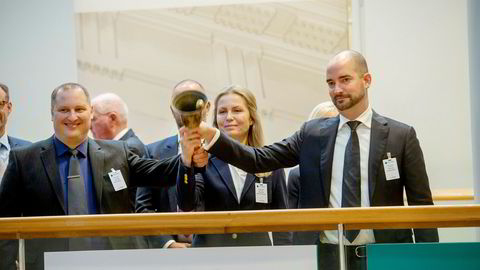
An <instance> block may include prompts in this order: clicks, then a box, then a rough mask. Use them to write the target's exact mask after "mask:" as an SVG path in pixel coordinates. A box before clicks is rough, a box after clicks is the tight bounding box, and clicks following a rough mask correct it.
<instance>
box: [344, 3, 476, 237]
mask: <svg viewBox="0 0 480 270" xmlns="http://www.w3.org/2000/svg"><path fill="white" fill-rule="evenodd" d="M355 2H356V3H355V5H354V11H353V12H354V16H353V19H354V21H353V24H354V25H356V27H354V28H353V29H354V31H356V33H354V34H353V36H354V37H356V39H355V40H354V43H353V44H354V48H356V49H358V50H360V51H362V52H363V53H364V55H365V57H366V58H367V61H368V63H369V68H370V71H371V73H372V75H373V84H372V87H371V88H370V90H369V91H370V98H371V103H372V106H373V108H374V109H375V110H376V111H377V112H379V113H381V114H384V115H386V116H390V117H392V118H394V119H397V120H400V121H402V122H405V123H407V124H410V125H412V126H414V127H415V129H416V131H417V136H418V138H419V140H420V144H421V146H422V149H423V153H424V156H425V162H426V165H427V171H428V175H429V178H430V186H431V188H432V189H441V188H472V187H473V179H474V178H473V162H472V150H471V149H472V136H471V121H470V120H471V114H470V109H471V108H470V89H469V77H468V71H469V70H468V27H467V1H466V0H422V1H415V0H405V1H396V0H363V1H355ZM449 203H450V204H457V203H455V202H449ZM460 203H471V202H460ZM472 237H474V229H473V228H463V229H441V230H440V240H441V241H443V242H449V241H472V239H473V238H472Z"/></svg>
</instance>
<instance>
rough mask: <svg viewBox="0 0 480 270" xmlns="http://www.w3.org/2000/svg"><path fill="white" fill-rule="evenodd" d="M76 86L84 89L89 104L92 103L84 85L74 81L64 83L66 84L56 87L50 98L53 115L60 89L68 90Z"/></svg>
mask: <svg viewBox="0 0 480 270" xmlns="http://www.w3.org/2000/svg"><path fill="white" fill-rule="evenodd" d="M76 88H79V89H82V91H83V93H84V94H85V97H87V101H88V104H90V95H89V94H88V91H87V89H86V88H85V87H84V86H83V85H81V84H79V83H72V82H69V83H64V84H61V85H60V86H57V88H55V89H54V90H53V92H52V97H51V100H50V104H51V107H50V112H51V113H52V115H53V108H54V107H55V104H56V102H57V94H58V92H59V91H60V90H63V91H68V90H72V89H76Z"/></svg>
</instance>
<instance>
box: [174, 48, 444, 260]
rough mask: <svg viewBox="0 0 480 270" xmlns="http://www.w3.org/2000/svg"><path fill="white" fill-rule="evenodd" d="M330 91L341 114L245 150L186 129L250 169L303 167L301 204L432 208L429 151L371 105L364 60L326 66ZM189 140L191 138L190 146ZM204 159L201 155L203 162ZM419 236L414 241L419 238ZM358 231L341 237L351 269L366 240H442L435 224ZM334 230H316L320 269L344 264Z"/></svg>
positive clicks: (213, 132)
mask: <svg viewBox="0 0 480 270" xmlns="http://www.w3.org/2000/svg"><path fill="white" fill-rule="evenodd" d="M326 82H327V85H328V89H329V94H330V97H331V99H332V102H333V103H334V104H335V107H336V108H337V109H338V111H339V113H340V115H339V116H337V117H334V118H325V119H315V120H311V121H308V122H306V123H304V124H303V125H302V127H301V128H300V130H299V131H297V132H296V133H295V134H293V135H292V136H290V137H288V138H286V139H284V140H283V141H281V142H277V143H274V144H272V145H269V146H265V147H261V148H252V147H247V146H244V145H242V144H239V143H237V142H236V141H234V140H232V139H230V138H229V137H228V136H227V135H225V134H223V133H221V132H219V130H217V129H214V128H211V127H208V126H207V125H206V124H205V123H202V124H201V125H200V128H198V129H191V130H189V129H186V128H183V129H182V130H181V132H183V133H184V138H186V139H188V138H190V137H192V138H195V137H196V136H198V135H200V136H202V137H204V138H205V139H206V140H207V142H209V144H208V145H206V146H205V149H206V150H207V151H208V152H210V153H211V154H213V155H215V156H217V157H218V158H220V159H222V160H224V161H225V162H227V163H230V164H232V165H234V166H236V167H238V168H240V169H243V170H245V171H247V172H249V173H257V172H263V171H272V170H275V169H278V168H283V167H292V166H295V165H297V164H298V165H299V168H300V189H299V201H298V204H299V208H327V207H330V208H339V207H373V206H403V205H404V199H403V193H404V191H405V192H406V195H407V201H408V204H409V205H432V204H433V201H432V195H431V191H430V187H429V181H428V176H427V172H426V169H425V162H424V158H423V153H422V150H421V148H420V144H419V141H418V139H417V136H416V133H415V130H414V128H413V127H412V126H409V125H406V124H404V123H401V122H398V121H396V120H393V119H390V118H387V117H385V116H382V115H380V114H378V113H377V112H375V111H374V110H372V108H371V105H370V103H369V99H368V88H369V87H370V84H371V82H372V75H371V74H370V73H369V71H368V66H367V62H366V60H365V58H364V57H363V56H362V55H361V54H360V53H358V52H356V51H352V50H347V51H342V52H340V53H338V54H336V55H335V56H334V57H333V58H332V59H331V60H330V61H329V63H328V65H327V73H326ZM186 144H188V143H186ZM203 159H204V157H200V156H199V157H198V158H197V157H196V156H195V155H194V157H193V161H194V162H200V161H202V160H203ZM413 234H414V236H415V238H413ZM413 234H412V230H411V229H395V230H371V229H369V230H359V231H358V230H356V231H355V230H352V231H351V233H346V235H345V236H343V238H345V239H344V242H345V243H346V244H347V246H348V247H347V249H346V251H347V252H346V256H347V262H348V266H349V267H348V268H349V269H363V268H364V267H365V256H364V255H365V244H370V243H408V242H413V241H414V240H415V241H416V242H438V231H437V229H414V230H413ZM338 241H339V239H338V234H337V233H336V231H322V232H317V233H312V235H311V242H312V243H317V244H319V254H323V255H324V256H325V258H326V259H325V260H322V259H320V260H319V261H320V263H321V265H322V266H321V267H320V266H319V268H321V269H338V261H337V260H336V258H338V246H337V244H338Z"/></svg>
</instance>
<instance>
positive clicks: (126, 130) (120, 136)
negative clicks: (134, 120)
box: [113, 128, 128, 141]
mask: <svg viewBox="0 0 480 270" xmlns="http://www.w3.org/2000/svg"><path fill="white" fill-rule="evenodd" d="M127 132H128V128H124V129H122V131H120V132H119V133H117V135H115V137H113V140H114V141H118V140H120V139H121V138H122V137H123V135H125V134H127Z"/></svg>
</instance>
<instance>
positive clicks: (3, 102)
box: [0, 100, 10, 110]
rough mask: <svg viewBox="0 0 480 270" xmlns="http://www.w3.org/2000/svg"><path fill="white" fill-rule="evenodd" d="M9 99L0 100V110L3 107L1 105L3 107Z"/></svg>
mask: <svg viewBox="0 0 480 270" xmlns="http://www.w3.org/2000/svg"><path fill="white" fill-rule="evenodd" d="M9 102H10V101H8V100H3V101H0V110H1V109H3V107H5V105H6V104H8V103H9Z"/></svg>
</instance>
